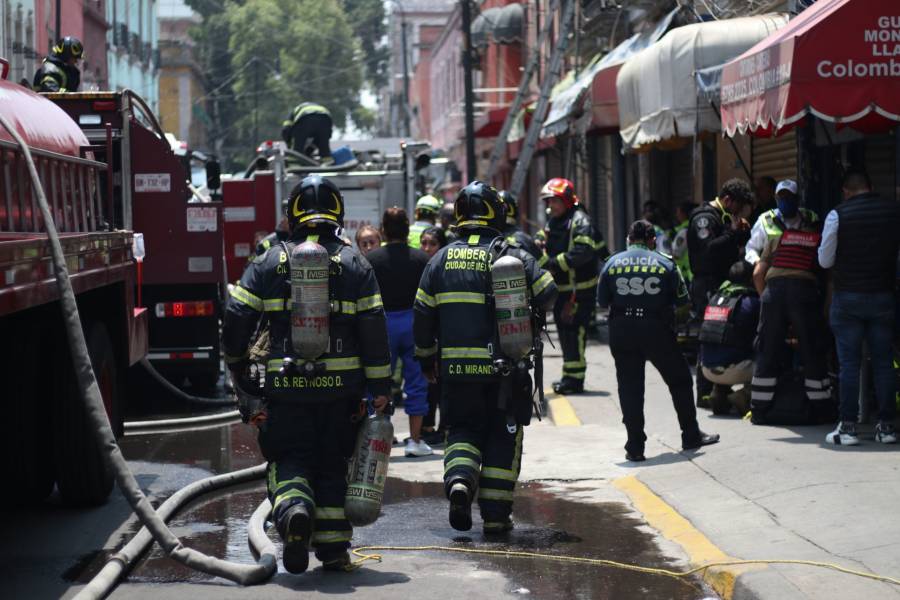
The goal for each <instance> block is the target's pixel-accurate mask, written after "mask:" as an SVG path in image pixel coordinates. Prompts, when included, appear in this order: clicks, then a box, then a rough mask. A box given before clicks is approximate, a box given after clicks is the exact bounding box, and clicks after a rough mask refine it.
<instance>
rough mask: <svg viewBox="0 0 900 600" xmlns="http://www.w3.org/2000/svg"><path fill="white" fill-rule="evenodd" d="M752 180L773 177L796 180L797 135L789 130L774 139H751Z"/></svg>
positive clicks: (779, 179)
mask: <svg viewBox="0 0 900 600" xmlns="http://www.w3.org/2000/svg"><path fill="white" fill-rule="evenodd" d="M751 144H752V151H753V158H752V159H751V160H752V163H751V170H752V172H753V179H756V178H757V177H765V176H767V175H768V176H769V177H774V178H775V181H781V180H782V179H793V180H794V181H796V180H797V134H796V133H795V132H794V131H793V130H791V131H789V132H787V133H785V134H784V135H781V136H778V137H776V138H753V140H752V142H751Z"/></svg>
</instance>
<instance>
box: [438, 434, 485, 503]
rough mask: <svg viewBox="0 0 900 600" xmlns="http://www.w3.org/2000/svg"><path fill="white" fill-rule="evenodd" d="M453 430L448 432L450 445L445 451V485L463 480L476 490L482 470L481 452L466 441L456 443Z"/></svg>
mask: <svg viewBox="0 0 900 600" xmlns="http://www.w3.org/2000/svg"><path fill="white" fill-rule="evenodd" d="M453 438H454V436H453V430H452V428H451V429H450V431H448V434H447V440H448V442H450V445H449V446H447V448H446V450H444V483H445V484H446V483H449V482H450V481H452V480H454V479H462V480H464V481H465V482H466V483H468V484H469V486H470V488H471V489H473V490H474V488H475V486H476V485H477V483H478V473H479V470H480V469H481V450H479V449H478V448H477V447H476V446H475V445H474V444H471V443H470V442H466V441H462V440H460V441H455V440H454V439H453Z"/></svg>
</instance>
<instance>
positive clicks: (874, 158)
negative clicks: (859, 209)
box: [865, 134, 897, 198]
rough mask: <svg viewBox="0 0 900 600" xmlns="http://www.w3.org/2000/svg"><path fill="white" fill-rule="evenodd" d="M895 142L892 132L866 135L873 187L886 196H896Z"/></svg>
mask: <svg viewBox="0 0 900 600" xmlns="http://www.w3.org/2000/svg"><path fill="white" fill-rule="evenodd" d="M894 144H895V142H894V136H893V135H891V134H888V135H873V136H868V137H866V162H865V167H866V171H867V172H868V173H869V178H870V179H871V180H872V187H873V188H874V189H875V191H876V192H878V193H879V194H881V195H882V196H883V197H885V198H896V186H897V182H896V173H895V166H894V165H895V162H894V160H895V158H894Z"/></svg>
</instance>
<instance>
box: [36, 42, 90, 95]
mask: <svg viewBox="0 0 900 600" xmlns="http://www.w3.org/2000/svg"><path fill="white" fill-rule="evenodd" d="M83 58H84V45H82V43H81V40H79V39H78V38H76V37H73V36H71V35H67V36H66V37H64V38H63V39H61V40H59V41H58V42H57V43H56V45H55V46H53V51H52V52H51V54H50V56H48V57H47V58H45V59H44V62H43V63H41V66H40V68H39V69H38V70H37V71H36V72H35V74H34V80H33V82H32V88H33V89H34V91H36V92H77V91H78V86H79V85H80V84H81V71H79V70H78V61H79V60H82V59H83Z"/></svg>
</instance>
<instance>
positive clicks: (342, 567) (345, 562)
mask: <svg viewBox="0 0 900 600" xmlns="http://www.w3.org/2000/svg"><path fill="white" fill-rule="evenodd" d="M352 569H353V563H351V562H350V553H349V552H343V553H342V554H338V555H337V556H335V557H333V558H326V559H323V560H322V570H323V571H331V572H336V573H346V572H347V571H350V570H352Z"/></svg>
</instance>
